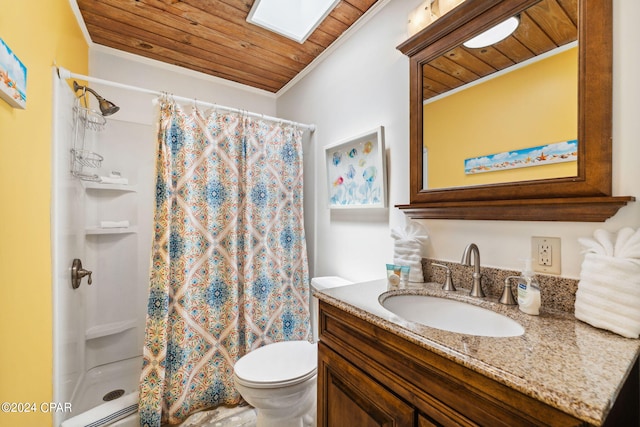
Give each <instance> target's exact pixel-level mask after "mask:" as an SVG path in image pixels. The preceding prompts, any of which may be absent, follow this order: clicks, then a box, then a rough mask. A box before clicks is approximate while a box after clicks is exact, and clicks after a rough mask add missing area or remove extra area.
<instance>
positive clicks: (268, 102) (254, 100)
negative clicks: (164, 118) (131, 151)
mask: <svg viewBox="0 0 640 427" xmlns="http://www.w3.org/2000/svg"><path fill="white" fill-rule="evenodd" d="M72 71H73V70H72ZM89 74H90V75H91V76H92V77H98V78H101V79H105V80H110V81H114V82H118V83H123V84H127V85H131V86H137V87H141V88H145V89H150V90H153V91H163V92H167V93H170V94H173V95H176V96H182V97H188V98H194V99H197V100H198V101H203V102H209V103H215V104H218V105H224V106H227V107H233V108H240V109H244V110H248V111H253V112H257V113H262V114H265V115H274V114H275V112H276V96H275V95H274V94H272V93H270V92H267V91H264V90H260V89H254V88H251V87H249V86H246V85H241V84H238V83H234V82H231V81H228V80H223V79H220V78H216V77H212V76H208V75H206V74H203V73H199V72H196V71H191V70H187V69H185V68H181V67H177V66H174V65H170V64H164V63H161V62H159V61H154V60H151V59H146V58H143V57H141V56H137V55H131V54H128V53H124V52H120V51H117V50H114V49H110V48H106V47H103V46H98V45H96V46H93V47H92V48H91V50H90V52H89ZM101 91H102V92H100V94H101V95H102V96H103V97H105V98H106V99H108V100H110V101H113V102H115V103H116V104H117V103H118V101H119V100H120V101H121V102H122V103H126V104H127V105H128V106H129V108H127V109H121V111H119V112H118V115H117V116H113V117H114V118H116V117H117V118H118V119H119V120H128V121H134V122H137V123H147V124H150V123H155V115H154V114H155V113H154V109H153V108H151V99H153V98H154V97H155V96H153V95H145V94H141V93H138V92H134V91H130V90H124V89H118V88H112V87H105V88H104V89H103V88H102V86H101ZM103 92H104V93H103Z"/></svg>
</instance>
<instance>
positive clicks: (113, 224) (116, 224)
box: [100, 219, 129, 228]
mask: <svg viewBox="0 0 640 427" xmlns="http://www.w3.org/2000/svg"><path fill="white" fill-rule="evenodd" d="M127 227H129V221H127V220H126V219H125V220H123V221H100V228H127Z"/></svg>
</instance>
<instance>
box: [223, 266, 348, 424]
mask: <svg viewBox="0 0 640 427" xmlns="http://www.w3.org/2000/svg"><path fill="white" fill-rule="evenodd" d="M350 283H351V282H349V281H347V280H345V279H342V278H340V277H318V278H315V279H312V280H311V288H312V289H315V290H322V289H327V288H333V287H336V286H344V285H348V284H350ZM311 299H312V303H311V308H310V311H311V324H312V331H313V338H314V341H317V336H318V319H317V317H318V313H317V311H318V301H317V299H316V298H311ZM317 368H318V345H317V344H315V343H314V344H312V343H310V342H308V341H284V342H278V343H274V344H268V345H265V346H264V347H260V348H258V349H256V350H254V351H252V352H250V353H248V354H246V355H244V356H243V357H241V358H240V360H238V361H237V362H236V364H235V366H234V367H233V380H234V382H235V385H236V389H237V390H238V392H239V393H240V395H241V396H242V397H243V398H244V400H246V401H247V403H249V404H250V405H251V406H253V407H254V408H255V410H256V414H257V420H256V427H313V426H315V425H316V396H317V391H316V382H317Z"/></svg>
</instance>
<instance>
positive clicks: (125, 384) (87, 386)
mask: <svg viewBox="0 0 640 427" xmlns="http://www.w3.org/2000/svg"><path fill="white" fill-rule="evenodd" d="M141 370H142V357H141V356H139V357H133V358H130V359H125V360H120V361H118V362H114V363H109V364H106V365H102V366H98V367H96V368H93V369H90V370H89V371H88V372H87V373H86V374H85V376H84V379H83V381H82V383H81V384H80V386H79V387H78V389H77V390H76V393H75V395H74V398H73V399H72V402H71V404H72V408H73V412H72V413H71V414H70V416H69V417H68V418H70V417H77V416H79V415H82V416H83V418H87V417H88V416H89V415H90V414H91V413H90V412H87V411H89V410H91V409H94V408H100V405H104V406H102V408H104V407H109V408H116V410H121V409H122V408H120V406H122V407H123V408H124V406H125V404H124V403H123V404H122V405H119V403H120V402H125V401H126V402H128V403H127V404H126V405H130V404H131V402H130V400H131V398H130V397H129V396H130V395H131V394H132V393H137V391H138V383H139V380H140V373H141ZM115 396H120V397H116V398H114V397H115ZM136 400H137V399H136ZM107 405H108V406H107ZM94 412H95V411H94ZM132 418H133V419H138V415H137V413H135V414H133V415H131V416H129V417H127V418H126V419H124V420H120V421H117V422H116V423H115V424H112V425H114V426H122V427H124V426H129V425H131V426H135V425H136V424H137V423H135V422H131V421H133V420H132ZM87 421H88V420H87ZM100 425H103V424H100Z"/></svg>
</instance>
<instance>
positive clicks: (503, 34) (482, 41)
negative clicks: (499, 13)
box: [462, 16, 520, 49]
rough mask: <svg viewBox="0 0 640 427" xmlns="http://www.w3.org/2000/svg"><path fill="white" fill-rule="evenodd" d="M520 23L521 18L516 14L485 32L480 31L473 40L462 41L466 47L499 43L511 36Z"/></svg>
mask: <svg viewBox="0 0 640 427" xmlns="http://www.w3.org/2000/svg"><path fill="white" fill-rule="evenodd" d="M518 25H520V19H518V18H517V17H515V16H512V17H511V18H509V19H507V20H506V21H503V22H501V23H499V24H498V25H496V26H495V27H491V28H489V29H488V30H487V31H485V32H484V33H480V34H478V35H477V36H475V37H474V38H472V39H471V40H467V41H466V42H464V43H462V44H463V45H464V46H465V47H468V48H472V49H477V48H480V47H487V46H491V45H492V44H495V43H498V42H499V41H501V40H504V39H506V38H507V37H509V36H510V35H511V34H512V33H513V32H514V31H515V30H516V28H518Z"/></svg>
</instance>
